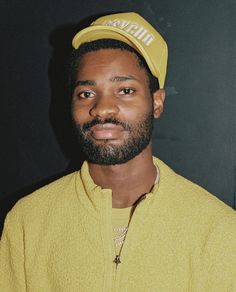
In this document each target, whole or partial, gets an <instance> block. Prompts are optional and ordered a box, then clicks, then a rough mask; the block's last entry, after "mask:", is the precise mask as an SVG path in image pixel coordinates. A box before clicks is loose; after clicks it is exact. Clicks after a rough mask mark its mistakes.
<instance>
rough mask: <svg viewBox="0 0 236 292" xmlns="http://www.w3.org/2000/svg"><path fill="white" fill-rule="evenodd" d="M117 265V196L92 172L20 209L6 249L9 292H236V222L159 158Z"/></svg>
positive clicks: (3, 280)
mask: <svg viewBox="0 0 236 292" xmlns="http://www.w3.org/2000/svg"><path fill="white" fill-rule="evenodd" d="M153 159H154V163H155V165H156V166H158V167H159V169H160V181H159V184H157V185H155V186H154V188H153V190H152V192H151V193H149V194H148V195H147V196H146V199H144V200H142V201H141V202H140V204H139V205H138V206H137V208H136V210H135V212H134V214H133V216H132V220H131V223H130V226H129V230H128V233H127V236H126V240H125V242H124V245H123V248H122V252H121V257H120V261H121V263H120V264H118V265H116V264H115V263H114V262H113V261H114V258H115V255H116V254H115V248H114V243H113V240H112V192H111V190H109V189H101V187H99V186H97V185H95V183H94V182H93V180H92V178H91V177H90V175H89V170H88V164H87V162H85V163H84V164H83V166H82V169H81V171H77V172H74V173H72V174H69V175H67V176H65V177H63V178H61V179H59V180H57V181H55V182H53V183H51V184H49V185H47V186H45V187H43V188H41V189H39V190H37V191H36V192H34V193H33V194H31V195H29V196H26V197H25V198H23V199H22V200H20V201H19V202H18V203H17V204H16V205H15V206H14V208H13V209H12V210H11V211H10V212H9V214H8V216H7V218H6V220H5V225H4V230H3V234H2V238H1V245H0V291H2V292H26V291H27V292H42V291H43V292H67V291H68V292H78V291H79V292H80V291H81V292H95V291H96V292H113V291H114V292H118V291H120V292H139V291H140V292H141V291H142V292H157V291H158V292H170V291H171V292H178V291H180V292H184V291H199V292H204V291H212V292H213V291H214V292H217V291H219V292H226V291H227V292H233V291H234V292H235V291H236V212H235V211H234V210H233V209H231V208H230V207H228V206H226V205H225V204H224V203H223V202H221V201H219V200H218V199H217V198H216V197H214V196H213V195H211V194H209V193H208V192H207V191H206V190H204V189H202V188H201V187H199V186H197V185H195V184H193V183H191V182H190V181H188V180H186V179H184V178H183V177H181V176H179V175H177V174H176V173H174V172H173V171H172V170H171V169H170V168H169V167H168V166H166V165H165V164H164V163H163V162H162V161H160V160H159V159H157V158H153Z"/></svg>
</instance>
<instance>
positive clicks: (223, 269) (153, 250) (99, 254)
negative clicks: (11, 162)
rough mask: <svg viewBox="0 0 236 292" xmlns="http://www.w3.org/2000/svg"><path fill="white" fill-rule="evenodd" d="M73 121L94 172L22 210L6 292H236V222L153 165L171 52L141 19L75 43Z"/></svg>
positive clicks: (5, 253)
mask: <svg viewBox="0 0 236 292" xmlns="http://www.w3.org/2000/svg"><path fill="white" fill-rule="evenodd" d="M73 46H74V48H75V50H74V52H73V61H72V72H71V84H72V92H73V93H72V99H73V101H72V116H73V120H74V123H75V128H76V131H77V134H78V138H79V140H80V143H81V147H82V148H83V151H84V152H85V154H86V156H87V161H85V163H84V164H83V166H82V168H81V170H80V171H78V172H75V173H72V174H70V175H67V176H65V177H63V178H61V179H59V180H57V181H55V182H53V183H52V184H49V185H47V186H45V187H43V188H41V189H40V190H38V191H36V192H35V193H33V194H31V195H30V196H27V197H25V198H24V199H22V200H21V201H19V202H18V203H17V204H16V206H15V207H14V208H13V209H12V210H11V212H10V213H9V214H8V216H7V218H6V221H5V227H4V232H3V236H2V239H1V247H0V291H4V292H5V291H11V292H12V291H19V292H21V291H29V292H31V291H33V292H37V291H56V292H60V291H70V292H73V291H82V292H86V291H89V292H92V291H96V292H98V291H101V292H110V291H122V292H123V291H127V292H132V291H135V292H137V291H147V292H152V291H165V292H166V291H175V292H176V291H181V292H183V291H214V292H215V291H221V292H222V291H236V214H235V211H233V210H232V209H231V208H229V207H227V206H226V205H225V204H223V203H222V202H220V201H219V200H218V199H217V198H215V197H214V196H212V195H211V194H209V193H208V192H207V191H205V190H203V189H202V188H200V187H199V186H196V185H195V184H193V183H191V182H189V181H188V180H186V179H184V178H182V177H181V176H179V175H177V174H175V173H174V172H173V171H172V170H171V169H170V168H169V167H168V166H166V165H165V164H164V163H163V162H162V161H160V160H159V159H157V158H155V157H152V146H151V133H152V126H153V118H159V117H160V115H161V113H162V111H163V106H164V100H165V92H164V89H163V87H164V81H165V74H166V64H167V46H166V43H165V41H164V40H163V38H162V37H161V36H160V34H159V33H158V32H157V31H156V30H155V29H154V28H153V27H152V26H151V25H150V24H149V23H148V22H146V21H145V20H144V19H143V18H142V17H141V16H140V15H138V14H136V13H121V14H113V15H107V16H104V17H102V18H99V19H98V20H96V21H95V22H94V23H92V25H91V26H89V27H88V28H85V29H84V30H82V31H80V32H79V33H78V34H77V35H76V36H75V37H74V39H73Z"/></svg>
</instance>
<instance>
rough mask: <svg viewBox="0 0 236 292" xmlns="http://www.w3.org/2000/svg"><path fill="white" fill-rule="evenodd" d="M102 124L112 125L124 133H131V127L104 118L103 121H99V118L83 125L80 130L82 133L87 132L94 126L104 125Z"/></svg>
mask: <svg viewBox="0 0 236 292" xmlns="http://www.w3.org/2000/svg"><path fill="white" fill-rule="evenodd" d="M104 124H113V125H118V126H121V127H123V129H124V130H126V131H131V127H130V126H129V125H128V123H125V122H121V121H119V120H117V119H115V118H106V119H104V120H101V119H99V118H95V119H94V120H92V121H90V122H87V123H84V124H83V126H82V130H83V131H84V132H87V131H89V130H90V129H91V128H92V127H93V126H95V125H104Z"/></svg>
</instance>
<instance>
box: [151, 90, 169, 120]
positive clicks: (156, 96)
mask: <svg viewBox="0 0 236 292" xmlns="http://www.w3.org/2000/svg"><path fill="white" fill-rule="evenodd" d="M165 97H166V93H165V90H164V89H158V90H157V91H155V92H154V93H153V108H154V118H156V119H158V118H159V117H160V116H161V114H162V112H163V109H164V102H165Z"/></svg>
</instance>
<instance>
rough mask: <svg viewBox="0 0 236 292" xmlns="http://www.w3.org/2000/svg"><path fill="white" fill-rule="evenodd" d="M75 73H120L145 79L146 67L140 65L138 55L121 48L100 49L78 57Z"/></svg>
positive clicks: (84, 75)
mask: <svg viewBox="0 0 236 292" xmlns="http://www.w3.org/2000/svg"><path fill="white" fill-rule="evenodd" d="M77 73H78V77H80V78H81V77H84V78H88V77H89V78H91V76H94V77H95V76H97V75H103V76H106V75H112V74H115V75H117V74H118V75H120V74H121V75H135V77H138V78H139V79H140V80H143V81H146V80H147V72H146V69H145V68H144V67H142V66H141V65H140V62H139V59H138V57H137V56H136V55H135V54H134V53H132V52H129V51H126V50H121V49H100V50H98V51H92V52H88V53H85V55H83V56H82V57H81V59H80V62H79V65H78V71H77ZM87 75H90V76H87Z"/></svg>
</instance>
